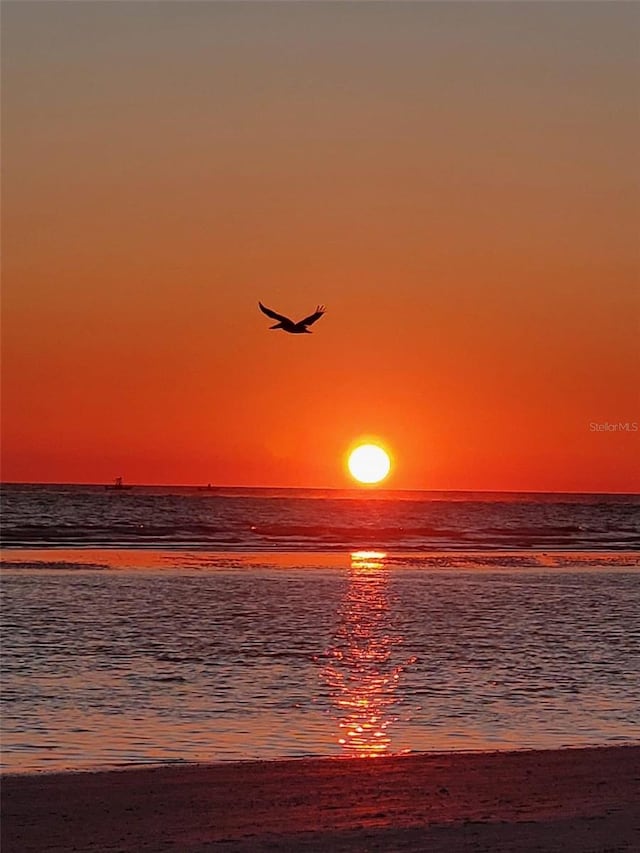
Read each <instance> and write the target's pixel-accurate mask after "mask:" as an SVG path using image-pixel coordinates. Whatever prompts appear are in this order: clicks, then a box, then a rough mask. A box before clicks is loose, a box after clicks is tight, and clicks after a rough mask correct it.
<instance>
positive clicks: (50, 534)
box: [2, 485, 640, 552]
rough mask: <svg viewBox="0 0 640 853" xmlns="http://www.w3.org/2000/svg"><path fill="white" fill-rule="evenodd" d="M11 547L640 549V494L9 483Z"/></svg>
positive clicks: (6, 512) (5, 516)
mask: <svg viewBox="0 0 640 853" xmlns="http://www.w3.org/2000/svg"><path fill="white" fill-rule="evenodd" d="M2 521H3V542H4V545H5V547H21V548H22V547H24V548H42V547H67V548H68V547H79V546H84V547H91V548H100V547H121V548H123V547H124V548H131V547H134V548H136V547H161V548H183V549H184V548H202V549H205V550H208V551H215V550H220V551H230V550H233V551H251V552H254V551H283V550H292V551H311V552H313V551H327V550H336V551H343V552H344V551H345V550H346V551H353V550H357V549H363V548H379V549H381V550H387V551H388V550H396V551H398V550H403V551H410V550H411V551H416V550H417V551H424V550H433V551H435V550H437V551H456V550H461V549H462V550H498V549H503V550H504V549H509V550H522V549H525V550H526V549H536V550H545V549H547V550H558V549H561V550H568V551H577V550H590V551H595V550H600V551H612V550H616V551H624V550H638V549H640V497H639V496H637V495H558V494H554V495H550V494H505V493H502V494H490V493H480V492H478V493H464V492H455V493H444V492H377V491H376V492H363V491H362V490H360V491H353V490H351V491H339V490H332V491H321V490H304V489H297V490H296V489H279V490H278V489H270V490H269V489H244V490H243V489H214V488H212V489H211V490H209V489H206V488H205V489H187V488H175V489H171V488H152V487H135V488H132V489H131V490H130V491H126V490H125V491H117V490H112V489H108V488H105V487H102V486H31V485H14V486H4V487H3V489H2Z"/></svg>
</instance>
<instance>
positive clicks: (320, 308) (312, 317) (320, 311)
mask: <svg viewBox="0 0 640 853" xmlns="http://www.w3.org/2000/svg"><path fill="white" fill-rule="evenodd" d="M325 310H326V309H325V307H324V305H318V307H317V308H316V310H315V311H314V313H313V314H309V316H308V317H305V318H304V320H300V325H301V326H310V325H311V324H312V323H315V321H316V320H319V319H320V317H322V315H323V314H324V312H325Z"/></svg>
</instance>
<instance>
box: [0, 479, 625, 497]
mask: <svg viewBox="0 0 640 853" xmlns="http://www.w3.org/2000/svg"><path fill="white" fill-rule="evenodd" d="M112 484H113V480H110V481H108V482H106V483H105V482H103V481H100V482H82V483H79V482H57V481H48V482H47V481H45V482H39V481H30V480H0V488H2V487H4V486H96V487H99V486H102V487H107V486H111V485H112ZM126 486H129V487H131V488H138V489H201V490H204V491H207V490H208V489H209V486H210V487H211V491H214V490H218V489H255V490H264V491H269V490H272V491H273V490H280V491H306V492H346V491H353V492H422V493H425V494H426V493H431V494H443V493H444V494H484V495H486V494H495V495H497V494H505V495H624V496H628V497H640V491H637V492H636V491H617V492H603V491H575V490H564V489H560V490H558V489H552V490H547V491H545V490H540V489H427V488H404V489H397V488H395V489H394V488H384V487H379V486H376V485H374V484H372V485H369V486H367V485H355V484H354V485H353V486H265V485H261V486H248V485H235V486H232V485H229V484H224V483H210V484H208V483H133V482H127V483H126Z"/></svg>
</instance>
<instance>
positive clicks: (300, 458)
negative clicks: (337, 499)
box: [2, 2, 640, 491]
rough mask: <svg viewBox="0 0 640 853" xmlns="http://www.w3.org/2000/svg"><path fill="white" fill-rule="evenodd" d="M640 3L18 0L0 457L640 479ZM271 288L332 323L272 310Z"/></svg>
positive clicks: (466, 482) (182, 478) (201, 474)
mask: <svg viewBox="0 0 640 853" xmlns="http://www.w3.org/2000/svg"><path fill="white" fill-rule="evenodd" d="M639 36H640V6H638V4H632V3H580V2H576V3H550V4H547V3H540V4H538V3H454V4H445V3H407V4H405V3H329V4H323V3H303V4H293V3H189V2H184V3H178V2H174V3H102V2H96V3H76V2H64V3H58V2H46V3H38V2H30V3H17V2H9V3H4V4H3V102H4V117H3V155H4V171H5V177H4V182H3V282H4V287H3V388H2V421H3V424H2V425H3V466H2V477H3V479H4V480H24V481H64V482H70V481H78V482H104V481H108V480H111V479H113V477H114V476H116V475H118V474H122V475H123V476H124V477H125V479H126V480H128V481H131V482H144V483H202V482H205V483H206V482H209V481H211V482H214V483H220V484H231V485H233V484H238V485H282V486H289V485H291V486H343V485H350V483H348V482H347V476H346V474H345V469H344V463H343V457H344V453H345V451H346V449H347V448H348V446H349V445H351V444H352V442H353V440H354V438H356V437H357V436H359V435H365V434H366V435H372V434H373V435H378V436H380V437H381V438H382V439H383V440H385V441H386V443H387V444H388V446H389V447H390V448H391V449H392V451H393V454H394V457H395V462H396V466H395V470H394V473H393V476H392V477H391V478H390V479H389V480H388V481H387V484H388V485H389V486H390V487H396V488H434V489H517V490H520V489H522V490H529V489H531V490H568V491H571V490H576V491H580V490H585V491H637V490H640V432H635V433H632V432H629V433H627V432H610V431H609V432H594V431H593V430H592V428H591V426H590V425H591V424H592V423H604V422H605V421H608V422H610V423H617V422H629V423H632V422H640V395H639V392H638V388H640V382H639V378H640V377H639V372H640V356H639V344H638V341H639V340H640V336H639V335H638V332H639V331H640V330H639V318H640V286H639V285H640V281H639V279H640V276H639V271H640V250H639V248H638V246H639V242H638V234H639V225H640V193H639V191H638V189H639V188H638V178H639V176H640V169H639V168H638V166H639V159H640V158H639V155H638V152H639V151H640V118H639V112H638V108H637V104H638V96H639V95H640V87H639V84H638V80H640V58H639V55H638V51H637V43H638V37H639ZM258 299H262V300H263V301H264V302H266V304H267V305H270V306H272V307H274V308H276V309H278V310H280V311H283V312H284V313H289V314H290V315H292V316H294V317H297V318H299V317H302V316H304V315H305V314H307V313H309V312H310V311H311V310H313V309H314V308H315V305H316V304H317V303H318V302H323V303H326V305H327V306H328V313H327V315H326V317H325V318H323V319H322V320H321V321H320V322H319V323H318V324H317V325H316V326H315V327H314V330H313V331H314V334H313V335H309V336H300V337H297V336H289V335H285V334H283V333H282V332H271V331H268V325H269V322H268V320H267V318H265V317H263V316H261V315H260V314H259V313H258V310H257V306H256V302H257V300H258Z"/></svg>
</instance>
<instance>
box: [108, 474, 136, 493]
mask: <svg viewBox="0 0 640 853" xmlns="http://www.w3.org/2000/svg"><path fill="white" fill-rule="evenodd" d="M132 488H133V486H125V484H124V483H123V482H122V477H116V478H115V480H114V481H113V485H112V486H105V489H113V490H114V491H117V492H127V491H129V489H132Z"/></svg>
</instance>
